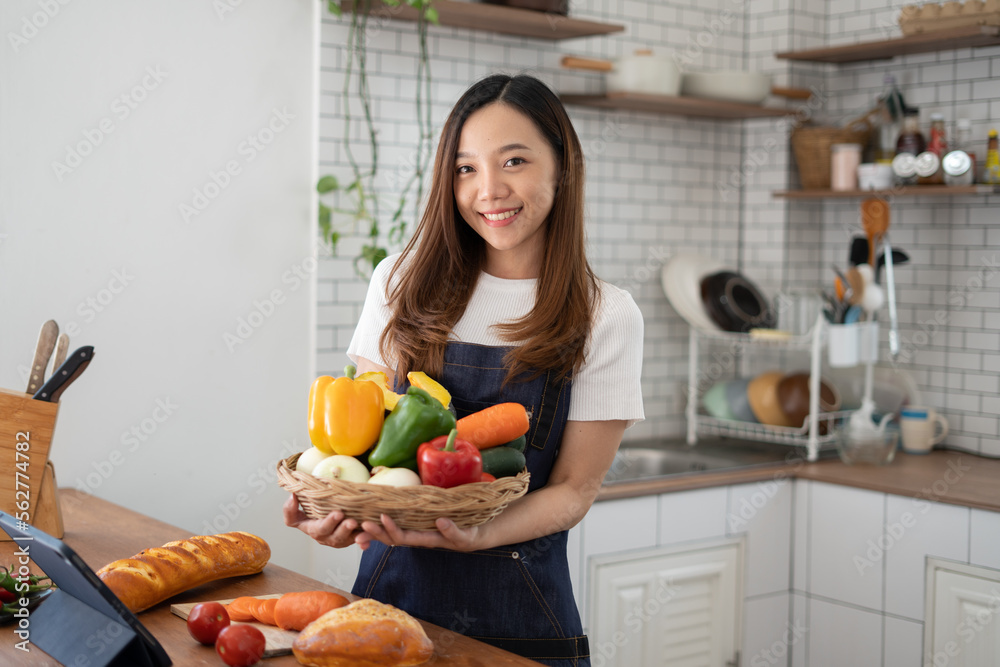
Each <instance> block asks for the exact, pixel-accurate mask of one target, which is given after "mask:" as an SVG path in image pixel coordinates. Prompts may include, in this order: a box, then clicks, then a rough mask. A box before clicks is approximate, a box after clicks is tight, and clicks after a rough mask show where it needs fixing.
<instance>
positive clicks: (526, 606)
mask: <svg viewBox="0 0 1000 667" xmlns="http://www.w3.org/2000/svg"><path fill="white" fill-rule="evenodd" d="M583 187H584V169H583V153H582V150H581V147H580V142H579V139H578V138H577V136H576V133H575V131H574V130H573V127H572V125H571V123H570V120H569V118H568V116H567V115H566V111H565V109H564V108H563V107H562V104H561V103H560V102H559V99H558V98H557V97H556V96H555V95H554V94H553V93H552V91H550V90H549V89H548V88H547V87H546V86H545V85H544V84H542V83H541V82H540V81H538V80H537V79H534V78H532V77H529V76H514V77H510V76H504V75H494V76H490V77H487V78H486V79H483V80H481V81H479V82H478V83H476V84H475V85H473V86H472V87H471V88H470V89H469V90H468V91H466V93H465V94H464V95H463V96H462V98H461V99H460V100H459V101H458V103H457V104H456V106H455V108H454V109H453V110H452V113H451V115H450V116H449V118H448V120H447V122H446V124H445V127H444V130H443V132H442V136H441V140H440V143H439V145H438V151H437V157H436V160H435V165H434V181H433V184H432V187H431V191H430V196H429V202H428V205H427V209H426V211H425V213H424V216H423V219H422V220H421V222H420V224H419V226H418V228H417V230H416V233H415V234H414V237H413V239H412V240H411V241H410V242H409V244H408V245H407V246H406V248H405V249H404V250H403V252H402V254H401V255H399V256H396V257H389V258H387V259H386V260H385V261H383V262H382V263H381V264H379V266H378V268H377V269H376V271H375V273H374V275H373V277H372V281H371V285H370V288H369V292H368V296H367V300H366V302H365V306H364V311H363V313H362V316H361V321H360V323H359V325H358V328H357V330H356V332H355V334H354V338H353V340H352V342H351V344H350V346H349V348H348V355H349V356H350V357H351V358H352V360H354V362H355V363H356V364H357V367H358V371H359V372H364V371H369V370H380V371H382V372H384V373H385V374H386V375H388V376H389V378H390V379H394V380H395V383H396V385H397V387H398V388H397V390H399V389H401V385H402V384H403V382H402V381H403V380H405V378H406V373H407V372H408V371H413V370H422V371H425V372H426V373H427V374H428V375H430V376H431V377H433V378H435V379H437V380H438V381H439V382H440V383H441V384H442V385H444V387H445V388H446V389H448V390H449V391H450V392H451V394H452V400H453V403H454V405H455V407H456V409H457V411H458V415H459V417H462V416H464V415H465V414H468V413H470V412H474V411H476V410H479V409H482V408H485V407H487V406H490V405H493V404H496V403H500V402H507V401H515V402H518V403H522V404H523V405H524V406H525V407H526V408H527V409H528V411H529V414H530V415H531V428H530V430H529V432H528V434H527V436H528V446H527V450H526V458H527V467H528V471H529V472H530V473H531V482H530V486H529V493H528V494H527V495H525V496H524V497H522V498H521V499H519V500H518V501H516V502H514V503H511V505H510V506H509V507H508V508H507V509H506V510H505V511H504V512H503V513H502V514H501V515H500V516H498V517H497V518H496V519H494V520H493V521H491V522H489V523H486V524H483V525H481V526H476V527H472V528H465V529H461V528H458V527H457V526H455V524H454V523H452V522H451V521H449V520H448V519H445V518H441V519H438V521H437V528H438V530H437V531H410V530H400V529H399V528H398V527H396V525H395V524H394V523H393V522H392V520H391V519H390V518H389V517H385V516H383V517H382V524H383V525H379V524H376V523H373V522H364V523H363V524H362V525H360V526H359V525H358V524H357V522H356V521H354V520H352V519H347V520H344V518H343V516H342V515H341V514H340V513H339V512H334V513H332V514H331V515H330V516H329V517H327V518H326V519H323V520H322V521H317V520H307V519H306V518H305V516H304V515H303V514H302V512H301V511H300V510H299V509H298V507H297V505H296V503H295V499H294V496H293V497H292V498H291V499H289V501H288V503H286V505H285V520H286V523H288V525H290V526H295V527H298V528H299V529H300V530H303V531H304V532H306V533H307V534H308V535H310V536H311V537H313V538H314V539H316V540H317V541H319V542H321V543H323V544H328V545H330V546H334V547H344V546H348V545H350V544H353V543H357V544H359V545H360V546H361V548H362V549H364V550H365V551H364V554H363V556H362V561H361V568H360V573H359V575H358V579H357V581H356V582H355V585H354V590H353V592H354V593H355V594H356V595H360V596H365V597H372V598H375V599H378V600H381V601H383V602H387V603H389V604H393V605H395V606H397V607H400V608H402V609H405V610H406V611H408V612H409V613H411V614H413V615H414V616H417V617H418V618H422V619H425V620H427V621H430V622H432V623H435V624H437V625H440V626H443V627H445V628H449V629H452V630H455V631H457V632H461V633H463V634H466V635H470V636H472V637H475V638H477V639H480V640H482V641H485V642H488V643H491V644H494V645H496V646H499V647H501V648H504V649H507V650H509V651H512V652H514V653H518V654H520V655H523V656H525V657H528V658H532V659H535V660H538V661H540V662H543V663H545V664H548V665H554V666H567V667H568V666H569V665H573V666H580V665H589V664H590V661H589V657H588V655H589V651H588V647H587V638H586V636H584V634H583V628H582V625H581V622H580V617H579V613H578V611H577V606H576V603H575V601H574V598H573V591H572V587H571V584H570V577H569V569H568V565H567V560H566V531H567V530H568V529H569V528H571V527H572V526H574V525H576V524H577V523H578V522H579V521H580V520H581V519H582V518H583V516H584V514H586V512H587V510H588V509H589V508H590V505H591V503H592V502H593V500H594V498H595V496H596V494H597V491H598V490H599V488H600V485H601V480H602V479H603V477H604V474H605V473H606V472H607V470H608V468H609V467H610V465H611V461H612V459H613V457H614V455H615V452H616V450H617V448H618V445H619V444H620V442H621V439H622V434H623V432H624V431H625V428H626V427H627V426H628V425H630V424H631V423H633V422H635V421H637V420H640V419H642V418H643V413H642V399H641V394H640V387H639V372H640V367H641V361H642V316H641V314H640V313H639V310H638V308H637V307H636V305H635V303H634V302H633V301H632V299H631V297H630V296H629V295H628V294H627V293H626V292H624V291H622V290H619V289H617V288H615V287H613V286H611V285H608V284H607V283H604V282H602V281H600V280H598V279H597V278H596V277H595V276H594V274H593V272H592V271H591V269H590V266H589V265H588V263H587V259H586V256H585V252H584V245H585V242H584V222H583V212H584V209H583Z"/></svg>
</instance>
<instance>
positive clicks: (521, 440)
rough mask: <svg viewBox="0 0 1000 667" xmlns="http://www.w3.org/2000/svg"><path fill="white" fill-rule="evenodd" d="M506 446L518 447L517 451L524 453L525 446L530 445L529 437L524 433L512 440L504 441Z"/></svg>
mask: <svg viewBox="0 0 1000 667" xmlns="http://www.w3.org/2000/svg"><path fill="white" fill-rule="evenodd" d="M503 446H504V447H510V448H511V449H516V450H517V451H519V452H521V453H522V454H523V453H524V448H525V447H527V446H528V439H527V438H525V437H524V436H523V435H519V436H518V437H516V438H514V439H513V440H511V441H510V442H505V443H503Z"/></svg>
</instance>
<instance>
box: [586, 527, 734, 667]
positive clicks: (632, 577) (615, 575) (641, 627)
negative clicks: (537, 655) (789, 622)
mask: <svg viewBox="0 0 1000 667" xmlns="http://www.w3.org/2000/svg"><path fill="white" fill-rule="evenodd" d="M742 573H743V541H742V540H726V541H722V542H720V541H713V542H711V543H707V544H706V543H702V544H701V545H689V546H687V547H685V548H674V549H662V548H661V549H652V550H647V551H642V552H636V553H632V554H630V555H628V556H627V557H623V556H603V557H596V558H593V559H591V562H590V572H589V575H590V576H589V578H590V586H589V591H590V596H589V600H588V607H589V612H590V613H589V614H588V616H589V618H590V619H591V627H590V629H589V633H590V649H591V655H592V656H594V657H593V660H594V661H595V664H603V665H607V666H612V665H614V666H618V667H659V666H661V665H664V666H665V665H688V664H691V665H696V664H697V665H710V666H712V667H727V666H729V665H733V666H735V665H738V664H739V657H738V651H739V647H740V638H741V620H742V618H741V610H742V608H743V582H742Z"/></svg>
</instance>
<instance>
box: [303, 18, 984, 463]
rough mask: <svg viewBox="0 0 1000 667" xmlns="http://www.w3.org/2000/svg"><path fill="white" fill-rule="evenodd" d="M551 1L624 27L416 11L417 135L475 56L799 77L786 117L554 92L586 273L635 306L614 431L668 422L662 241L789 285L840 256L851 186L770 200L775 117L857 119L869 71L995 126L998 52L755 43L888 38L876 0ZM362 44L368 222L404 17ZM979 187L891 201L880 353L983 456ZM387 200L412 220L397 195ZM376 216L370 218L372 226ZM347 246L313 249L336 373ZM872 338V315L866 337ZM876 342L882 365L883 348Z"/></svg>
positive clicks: (327, 39)
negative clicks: (628, 60) (635, 360)
mask: <svg viewBox="0 0 1000 667" xmlns="http://www.w3.org/2000/svg"><path fill="white" fill-rule="evenodd" d="M570 11H571V14H572V15H573V16H576V17H580V18H587V19H593V20H600V21H606V22H611V23H618V24H623V25H625V26H626V29H625V31H624V32H623V33H618V34H614V35H609V36H603V37H591V38H581V39H572V40H566V41H556V42H552V41H548V40H534V39H526V38H519V37H513V36H504V35H498V34H492V33H488V32H478V31H469V30H463V29H453V28H447V27H437V26H432V27H430V29H429V46H430V54H431V58H430V66H431V71H432V78H433V82H432V85H431V97H432V99H433V101H434V104H433V113H432V124H433V134H434V136H435V141H436V136H437V134H438V133H439V132H440V128H441V125H442V123H443V122H444V119H445V117H446V115H447V112H448V110H449V109H450V107H451V105H452V104H453V103H454V102H455V100H456V99H457V98H458V96H459V95H460V94H461V93H462V91H464V90H465V89H466V87H467V86H468V85H469V84H471V83H472V82H473V81H475V80H476V79H478V78H481V77H482V76H485V75H487V74H489V73H492V72H497V71H501V72H508V73H516V72H522V71H523V72H530V73H532V74H534V75H536V76H538V77H539V78H541V79H542V80H544V81H546V82H547V83H549V84H550V85H551V86H552V87H553V88H554V89H555V90H557V91H560V92H599V91H601V90H602V89H603V82H602V75H601V74H599V73H591V72H582V71H577V70H568V69H564V68H562V67H561V66H560V62H559V61H560V58H561V57H562V56H563V55H567V54H572V55H582V56H590V57H596V58H610V59H614V58H618V57H621V56H622V55H624V54H628V53H631V52H632V51H633V50H634V49H636V48H646V47H651V48H653V49H654V50H655V51H656V52H659V53H662V54H673V55H674V56H675V58H676V59H677V60H678V61H679V62H681V63H682V64H684V65H685V67H687V68H689V69H700V68H701V69H718V68H734V69H759V70H762V71H766V72H768V73H771V74H772V75H774V81H775V84H777V85H791V86H797V87H806V88H812V89H813V90H814V96H813V99H812V100H810V101H809V102H808V103H806V104H805V105H804V106H802V107H800V112H799V113H798V114H797V115H796V116H794V117H792V118H790V119H769V120H754V121H744V122H741V121H736V122H731V121H708V120H696V119H683V118H677V117H665V116H657V115H653V114H644V113H633V112H625V111H613V110H609V111H599V110H594V109H588V108H582V107H570V109H569V110H570V114H571V116H572V118H573V121H574V124H575V126H576V129H577V132H578V133H579V135H580V138H581V141H582V142H583V145H584V149H585V153H586V156H587V160H588V162H587V168H588V182H587V206H588V209H587V210H588V220H587V234H588V240H589V246H588V247H589V251H590V256H591V259H592V263H593V265H594V268H595V270H596V271H597V273H598V275H600V276H601V277H602V278H603V279H605V280H607V281H609V282H611V283H614V284H617V285H619V286H621V287H623V288H625V289H627V290H629V291H630V292H631V293H632V295H633V296H634V298H635V300H636V302H637V303H638V304H639V307H640V308H641V310H642V312H643V315H644V317H645V322H646V334H645V354H644V356H645V365H644V369H643V379H642V380H643V393H644V400H645V410H646V421H645V422H643V423H641V424H638V425H637V426H635V427H633V428H632V429H630V430H629V431H628V432H627V433H626V438H628V439H638V438H646V437H675V436H680V435H682V434H683V433H684V430H685V420H684V404H685V400H686V398H685V392H684V387H685V386H686V382H687V339H688V333H687V328H686V326H685V324H684V322H683V320H682V319H681V318H680V317H679V316H678V315H677V313H676V312H675V311H674V310H673V309H672V308H671V307H670V305H669V303H668V302H667V300H666V298H665V296H664V295H663V291H662V289H661V287H660V277H659V274H660V269H661V268H662V266H663V265H664V263H665V261H666V260H667V259H668V258H669V257H671V256H673V255H674V254H675V253H685V252H698V253H701V254H707V255H710V256H712V257H715V258H717V259H719V260H721V261H723V262H726V263H730V264H732V265H734V266H739V267H740V268H741V269H742V270H743V271H745V272H746V273H747V275H748V276H750V277H751V278H752V279H754V280H755V282H757V283H758V284H759V285H760V286H761V288H762V289H763V290H764V291H765V292H766V293H768V294H769V295H776V294H777V292H778V291H779V290H781V289H785V288H789V287H802V286H814V287H822V286H828V284H829V283H830V282H831V281H832V275H833V274H832V271H830V270H829V265H830V263H831V262H837V263H839V264H841V265H843V264H846V262H847V248H848V243H849V238H850V235H851V234H852V233H856V232H859V231H860V222H859V206H858V202H857V201H854V200H850V201H847V202H816V203H801V202H788V201H785V200H781V199H776V198H773V197H772V196H771V192H772V191H774V190H782V189H787V188H789V187H795V186H796V185H797V182H798V181H797V173H796V167H795V162H794V160H793V159H792V157H791V154H790V151H789V148H788V134H789V131H790V129H791V128H792V126H793V123H794V122H797V121H803V120H809V119H815V120H817V121H821V122H829V121H833V120H842V119H845V118H850V117H851V116H852V115H853V116H856V115H860V114H861V113H863V112H864V111H866V110H867V109H868V108H869V107H870V106H871V105H872V103H873V101H874V99H875V97H876V96H877V94H878V92H879V91H880V89H881V87H882V76H883V74H884V73H893V74H895V75H896V77H897V79H898V80H899V82H900V86H901V88H902V90H903V93H904V95H905V96H906V99H907V101H908V102H909V103H911V104H914V105H917V106H919V107H920V109H921V119H922V121H923V125H924V127H925V128H926V126H927V123H928V119H929V114H930V113H932V112H935V111H937V112H942V113H944V114H945V116H946V118H947V119H948V123H949V128H951V127H952V126H953V123H954V121H955V120H956V119H957V118H960V117H966V118H969V119H970V120H971V121H972V125H973V130H974V134H975V137H976V138H977V139H981V140H982V144H983V147H984V148H985V136H986V131H987V129H988V128H989V127H991V126H992V125H991V124H995V125H997V126H1000V84H998V82H1000V49H998V48H987V49H975V50H972V49H960V50H956V51H947V52H942V53H933V54H921V55H913V56H907V57H902V58H896V59H894V60H890V61H876V62H864V63H859V64H852V65H841V66H828V65H817V64H810V63H792V62H790V61H786V60H779V59H776V58H774V53H775V52H779V51H784V50H789V49H801V48H810V47H816V46H822V45H825V44H827V43H829V44H837V43H849V42H854V41H860V40H868V39H882V38H888V37H894V36H898V35H899V31H898V28H897V27H896V14H897V13H898V11H897V9H895V8H894V7H893V6H891V5H888V4H887V3H886V2H885V1H884V0H836V1H832V2H822V1H821V0H796V1H795V2H789V0H768V1H767V2H759V3H758V2H755V3H752V4H751V3H746V2H744V1H742V0H714V2H712V3H709V4H707V5H706V4H705V3H699V4H698V5H695V4H694V3H677V2H643V1H638V0H633V1H629V2H625V3H624V4H623V3H600V2H597V0H586V1H574V2H572V3H571V4H570ZM348 25H349V20H348V19H347V18H344V19H337V18H334V17H330V16H327V17H325V18H324V19H323V23H322V28H321V48H320V66H321V72H320V88H321V94H320V102H319V128H320V149H319V166H318V171H319V173H320V174H326V173H331V174H334V175H336V176H337V177H338V178H339V179H340V181H341V183H344V184H346V183H349V182H350V181H351V180H352V176H351V173H350V167H349V163H348V159H347V155H346V153H345V150H344V146H343V142H342V140H341V137H342V135H343V133H344V120H345V118H344V112H345V109H348V110H349V111H350V114H351V130H350V137H351V144H350V147H351V151H352V152H353V154H354V155H355V157H356V158H357V159H358V160H359V162H361V163H362V164H367V159H368V157H369V153H370V151H369V150H368V148H367V136H366V134H365V132H364V131H363V123H362V118H363V116H362V114H363V110H362V109H361V107H360V105H359V104H358V103H357V98H356V96H354V95H352V96H350V98H349V100H350V101H349V102H348V103H347V104H346V105H345V103H344V95H343V89H344V77H345V68H346V66H347V63H348V53H347V51H346V50H345V44H346V43H347V35H348ZM367 41H368V49H369V56H368V58H369V59H368V71H369V76H370V85H371V92H372V98H373V109H372V112H373V114H374V118H375V123H376V127H377V131H378V137H379V142H380V151H381V152H380V156H379V173H378V176H377V183H378V187H379V189H380V190H381V191H382V192H383V193H384V196H383V198H382V200H381V202H380V211H381V213H382V218H383V220H387V219H388V217H389V215H391V211H392V209H393V207H394V205H395V203H396V201H398V192H399V191H401V189H402V185H403V182H404V181H405V179H406V178H408V176H409V173H410V172H411V171H412V169H411V167H412V163H413V160H414V157H415V146H416V143H417V137H418V129H417V124H416V121H415V117H414V113H415V111H414V103H413V99H414V95H415V73H416V67H417V59H416V57H415V56H416V54H417V52H418V49H417V39H416V35H415V30H414V26H413V24H411V23H408V22H396V21H378V20H373V22H372V23H371V24H370V25H369V30H368V38H367ZM354 67H355V68H356V67H357V63H356V61H355V62H354ZM778 103H780V101H779V102H778ZM411 199H412V198H411ZM998 201H1000V197H996V196H993V197H979V196H975V197H971V196H970V197H961V198H955V199H930V198H923V199H919V200H913V199H909V200H908V199H904V198H901V197H900V198H896V199H895V200H894V201H893V202H892V228H891V239H892V241H893V243H894V244H895V245H896V246H897V247H898V248H900V249H903V250H905V251H906V252H907V253H908V254H909V255H910V257H911V262H910V264H909V265H906V266H902V267H899V268H898V269H897V271H896V274H897V280H898V281H899V286H898V299H899V314H900V325H901V334H902V337H903V341H904V354H903V356H902V357H901V359H900V363H899V368H900V369H901V370H902V371H905V372H907V373H909V374H911V375H912V376H913V377H914V378H915V379H916V381H917V383H918V384H919V386H920V388H921V390H922V394H923V396H922V398H923V400H924V402H926V403H928V404H930V405H934V406H936V407H937V408H939V409H940V410H941V411H942V412H943V413H944V414H946V415H947V416H948V418H949V420H950V421H951V428H952V436H951V437H950V438H949V443H950V444H952V445H955V446H960V447H963V448H966V449H968V450H970V451H975V452H982V453H986V454H991V455H994V456H1000V433H998V423H997V418H996V416H995V415H996V413H997V408H998V404H1000V393H998V387H997V381H996V378H997V374H998V373H1000V290H998V289H997V288H998V286H1000V276H998V272H997V266H998V261H1000V227H998V225H997V223H998V218H1000V215H998V211H997V202H998ZM338 205H341V206H344V207H345V208H348V207H349V205H348V204H347V203H346V202H338ZM406 211H407V213H408V219H409V220H411V221H412V220H413V217H414V216H413V206H412V201H411V203H410V204H409V205H408V207H407V209H406ZM335 225H336V227H337V228H338V229H339V230H340V231H341V233H344V234H346V233H347V232H349V231H350V230H351V223H350V220H349V218H345V217H342V216H335ZM387 226H388V225H387V223H385V222H383V223H382V227H383V233H384V229H385V228H386V227H387ZM360 229H361V230H364V229H367V225H366V224H365V225H361V226H360ZM411 229H412V227H411ZM383 242H384V239H383ZM362 244H363V241H362V240H361V239H360V238H358V237H357V236H347V235H345V236H344V238H343V239H342V240H341V242H340V246H339V248H338V251H337V256H336V257H329V258H325V259H323V260H322V262H321V270H320V274H319V282H320V286H319V297H318V304H317V308H318V327H319V331H318V337H317V340H318V348H317V350H316V353H317V370H318V371H319V372H321V373H339V372H340V369H341V368H342V367H343V365H344V364H345V363H346V361H347V358H346V354H345V350H346V347H347V344H348V342H349V341H350V338H351V335H352V333H353V331H354V326H355V323H356V321H357V318H358V316H359V315H360V310H361V306H362V304H363V302H364V296H365V291H366V288H367V280H365V279H363V278H359V277H358V275H357V273H356V271H355V267H354V261H353V258H354V256H355V255H357V254H358V251H359V250H360V247H361V245H362ZM399 247H400V246H399V245H398V244H397V245H390V246H389V248H390V251H395V250H398V249H399ZM885 337H886V333H885V327H883V343H885ZM882 356H883V358H884V360H885V362H886V363H888V362H889V358H888V352H887V348H886V346H885V345H884V344H883V346H882Z"/></svg>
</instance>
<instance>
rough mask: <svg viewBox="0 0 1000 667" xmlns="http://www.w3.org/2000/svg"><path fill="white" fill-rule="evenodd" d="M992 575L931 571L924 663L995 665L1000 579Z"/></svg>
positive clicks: (999, 626)
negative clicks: (928, 639)
mask: <svg viewBox="0 0 1000 667" xmlns="http://www.w3.org/2000/svg"><path fill="white" fill-rule="evenodd" d="M994 572H995V571H994ZM991 574H993V573H991ZM988 576H989V575H988ZM996 576H997V575H996V574H993V577H996ZM993 577H991V578H986V577H981V576H976V575H975V574H973V573H969V572H953V571H950V570H946V569H939V570H937V571H936V572H935V573H934V589H933V590H934V609H933V614H932V616H931V617H930V618H931V619H932V627H931V628H929V634H930V635H931V637H932V646H931V647H930V655H925V656H924V664H934V665H936V664H942V661H944V663H946V664H948V665H949V667H996V664H997V656H1000V623H998V622H997V619H996V618H995V616H996V615H997V612H998V611H1000V583H998V581H997V579H996V578H993Z"/></svg>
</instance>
